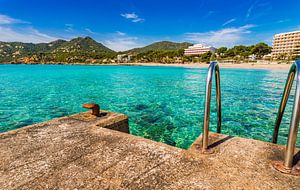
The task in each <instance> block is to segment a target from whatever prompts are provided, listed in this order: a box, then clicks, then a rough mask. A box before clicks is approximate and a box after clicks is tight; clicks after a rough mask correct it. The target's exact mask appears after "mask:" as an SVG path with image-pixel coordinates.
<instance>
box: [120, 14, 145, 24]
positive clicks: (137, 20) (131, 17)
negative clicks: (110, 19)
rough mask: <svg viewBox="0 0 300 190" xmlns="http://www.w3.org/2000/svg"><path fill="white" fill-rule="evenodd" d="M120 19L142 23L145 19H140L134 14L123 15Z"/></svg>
mask: <svg viewBox="0 0 300 190" xmlns="http://www.w3.org/2000/svg"><path fill="white" fill-rule="evenodd" d="M121 16H122V17H124V18H126V19H129V20H131V21H132V22H143V21H145V19H143V18H140V17H139V16H138V15H137V14H135V13H124V14H121Z"/></svg>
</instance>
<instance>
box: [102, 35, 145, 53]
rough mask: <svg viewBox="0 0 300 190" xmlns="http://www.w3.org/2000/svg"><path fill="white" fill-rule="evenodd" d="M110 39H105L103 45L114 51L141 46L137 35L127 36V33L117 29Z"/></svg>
mask: <svg viewBox="0 0 300 190" xmlns="http://www.w3.org/2000/svg"><path fill="white" fill-rule="evenodd" d="M110 38H111V39H109V40H105V41H104V45H106V46H107V47H109V48H110V49H113V50H115V51H125V50H129V49H132V48H136V47H141V46H143V45H144V44H141V43H140V42H139V41H138V40H139V39H138V38H137V37H133V36H128V35H127V34H125V33H123V32H120V31H117V32H116V33H114V34H112V35H111V37H110Z"/></svg>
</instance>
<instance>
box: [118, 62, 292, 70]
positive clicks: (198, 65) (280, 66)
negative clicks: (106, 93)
mask: <svg viewBox="0 0 300 190" xmlns="http://www.w3.org/2000/svg"><path fill="white" fill-rule="evenodd" d="M113 65H128V66H165V67H185V68H207V67H208V66H209V64H205V63H189V64H178V63H174V64H163V63H118V64H113ZM219 65H220V67H221V68H237V69H272V70H273V69H276V70H277V69H278V70H289V68H290V66H291V65H290V64H247V63H243V64H228V63H226V64H225V63H220V64H219Z"/></svg>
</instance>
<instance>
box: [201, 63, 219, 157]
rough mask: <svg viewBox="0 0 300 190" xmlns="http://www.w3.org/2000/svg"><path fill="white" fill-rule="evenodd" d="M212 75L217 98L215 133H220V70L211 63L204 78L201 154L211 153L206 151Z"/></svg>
mask: <svg viewBox="0 0 300 190" xmlns="http://www.w3.org/2000/svg"><path fill="white" fill-rule="evenodd" d="M213 74H215V80H216V96H217V112H218V126H217V133H221V118H222V112H221V88H220V68H219V65H218V62H216V61H213V62H211V63H210V65H209V68H208V74H207V78H206V90H205V105H204V123H203V131H202V153H211V151H210V150H209V149H208V133H209V119H210V100H211V87H212V77H213Z"/></svg>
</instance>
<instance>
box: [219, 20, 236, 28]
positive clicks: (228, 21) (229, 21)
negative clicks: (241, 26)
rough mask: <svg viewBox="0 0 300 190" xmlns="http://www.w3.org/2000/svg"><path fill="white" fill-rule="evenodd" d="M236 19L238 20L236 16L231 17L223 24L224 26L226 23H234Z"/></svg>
mask: <svg viewBox="0 0 300 190" xmlns="http://www.w3.org/2000/svg"><path fill="white" fill-rule="evenodd" d="M234 21H236V19H235V18H232V19H229V20H227V21H226V22H224V24H223V25H222V26H226V25H228V24H230V23H232V22H234Z"/></svg>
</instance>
